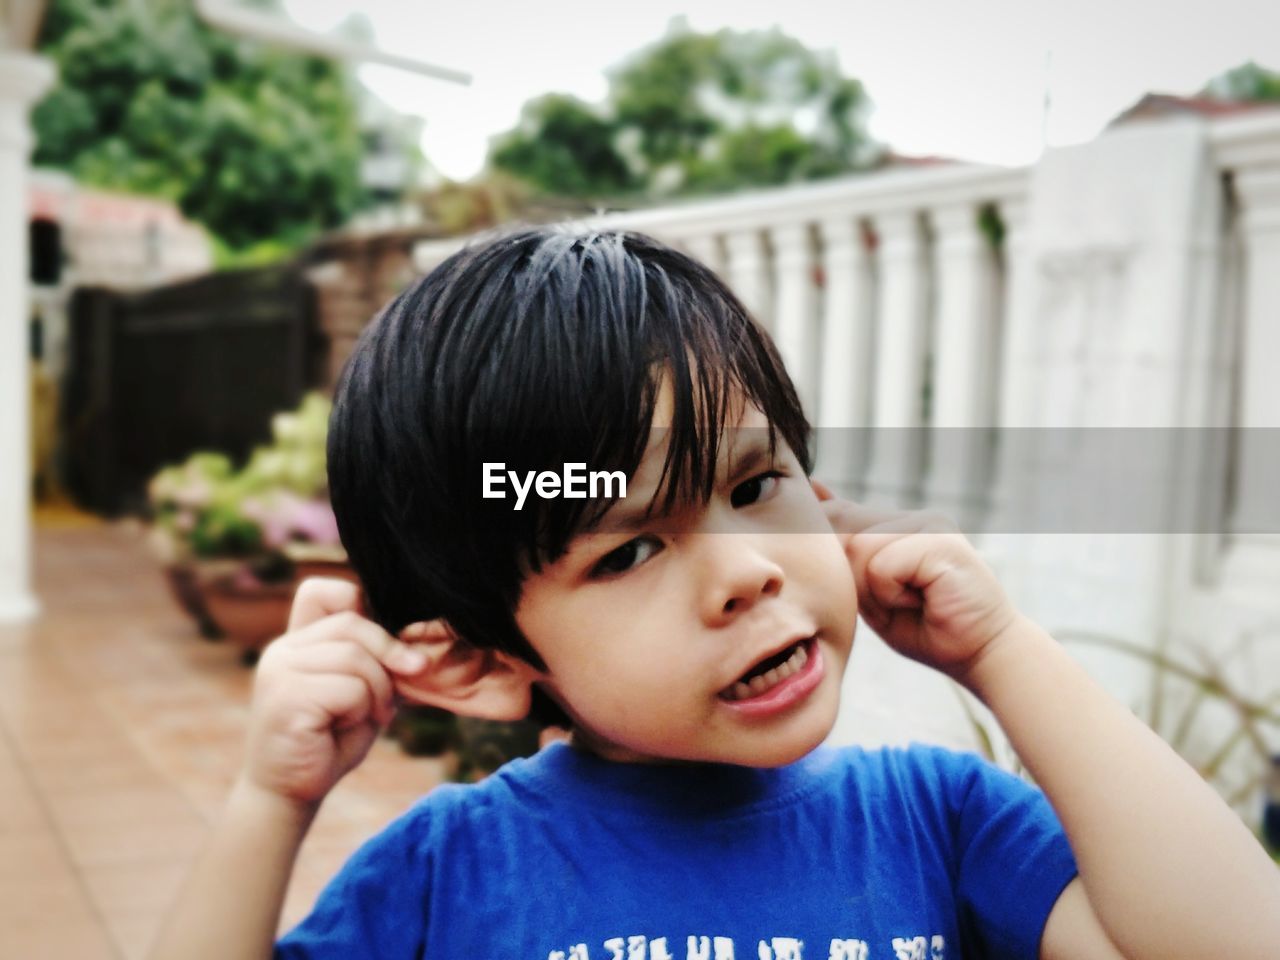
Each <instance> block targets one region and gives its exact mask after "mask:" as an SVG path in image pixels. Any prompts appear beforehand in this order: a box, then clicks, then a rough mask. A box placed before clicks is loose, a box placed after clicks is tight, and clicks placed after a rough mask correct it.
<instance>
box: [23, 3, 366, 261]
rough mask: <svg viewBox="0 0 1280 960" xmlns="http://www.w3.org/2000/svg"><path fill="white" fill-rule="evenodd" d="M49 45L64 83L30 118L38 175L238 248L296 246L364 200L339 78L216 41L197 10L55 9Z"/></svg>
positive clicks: (292, 59) (347, 90) (46, 38)
mask: <svg viewBox="0 0 1280 960" xmlns="http://www.w3.org/2000/svg"><path fill="white" fill-rule="evenodd" d="M276 4H277V0H265V2H259V3H258V5H259V6H268V7H272V8H275V7H276ZM40 47H41V49H42V51H43V52H44V53H45V54H46V55H48V56H50V57H52V58H53V59H54V60H55V61H56V62H57V64H58V68H59V82H58V85H57V87H56V88H55V89H54V90H53V92H52V93H51V94H50V95H49V96H48V97H47V98H46V99H45V100H44V101H42V102H41V104H40V105H39V106H38V107H37V108H36V110H35V112H34V116H33V122H34V125H35V128H36V133H37V138H38V139H37V148H36V154H35V162H36V163H37V164H43V165H46V166H53V167H59V168H63V169H66V170H68V171H70V172H71V173H72V174H73V175H74V176H75V177H76V178H77V179H78V180H80V181H81V182H84V183H88V184H92V185H95V186H100V187H104V188H109V189H121V190H128V191H133V192H139V193H146V194H150V195H155V196H162V197H166V198H168V199H171V200H173V201H175V202H176V203H177V204H178V205H179V206H180V207H181V208H182V210H183V212H184V213H186V214H187V215H188V216H190V217H192V218H193V219H195V220H198V221H200V222H202V223H203V224H205V225H206V226H207V227H208V228H209V229H210V230H211V231H212V232H213V233H215V234H216V235H218V236H219V237H220V238H221V239H222V240H223V241H224V242H225V243H227V244H229V245H230V246H232V247H243V246H246V245H249V244H252V243H255V242H259V241H262V240H266V239H285V240H289V239H301V238H302V237H305V236H306V235H308V234H310V233H311V232H313V231H315V230H317V229H320V228H323V227H329V226H333V225H336V224H338V223H340V222H342V221H343V220H344V219H345V218H346V217H347V216H349V215H350V213H351V212H352V211H353V210H354V209H355V208H356V207H357V206H358V204H359V203H360V201H361V199H362V193H361V185H360V159H361V152H362V146H361V139H360V131H359V125H358V120H357V116H356V107H355V99H354V96H353V88H352V83H353V81H352V80H351V78H349V77H348V75H347V73H346V71H345V70H344V69H343V68H342V67H340V66H337V65H335V64H333V63H331V62H329V61H326V60H323V59H320V58H317V57H309V56H304V55H300V54H296V53H288V52H282V51H278V50H275V49H272V48H268V47H265V46H262V45H260V44H256V43H253V42H251V41H245V40H240V39H237V38H234V37H230V36H227V35H225V34H222V33H220V32H218V31H215V30H213V29H211V28H209V27H207V26H206V25H205V24H203V23H202V22H201V21H200V20H198V19H197V17H196V16H195V13H194V11H193V9H192V5H191V2H190V0H132V2H127V3H121V2H113V0H53V2H52V3H51V4H50V10H49V15H48V17H47V18H46V21H45V25H44V29H43V32H42V35H41V40H40Z"/></svg>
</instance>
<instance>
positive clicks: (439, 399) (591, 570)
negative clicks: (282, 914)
mask: <svg viewBox="0 0 1280 960" xmlns="http://www.w3.org/2000/svg"><path fill="white" fill-rule="evenodd" d="M808 433H809V427H808V424H807V422H806V420H805V418H804V416H803V413H802V412H801V410H800V406H799V403H798V401H797V398H796V394H795V391H794V390H793V388H792V385H791V383H790V380H789V379H788V378H787V376H786V373H785V372H784V370H783V369H782V366H781V363H780V361H779V359H778V355H777V353H776V351H775V350H774V348H773V346H772V344H771V343H770V342H769V340H768V338H767V336H766V335H765V334H764V333H763V332H762V331H761V330H760V328H759V327H758V326H756V325H755V324H754V323H753V322H752V321H751V320H750V319H749V317H748V316H747V315H746V313H745V311H744V310H743V308H742V306H741V305H740V304H739V303H738V301H737V300H736V299H735V298H734V297H733V295H732V294H731V293H730V292H729V291H728V290H727V289H726V288H725V287H724V286H723V284H721V283H720V282H719V281H718V280H717V279H716V278H715V277H714V275H712V274H711V273H710V272H709V271H708V270H706V269H705V268H704V267H702V266H701V265H699V264H697V263H695V262H694V261H691V260H689V259H688V258H686V257H684V256H682V255H681V254H679V253H677V252H675V251H672V250H670V249H667V248H665V247H663V246H661V245H660V244H657V243H655V242H654V241H651V240H648V239H647V238H643V237H639V236H634V235H623V234H580V235H571V234H565V233H560V232H556V231H529V232H525V233H521V234H517V235H514V236H508V237H503V238H499V239H497V240H493V241H491V242H489V243H487V244H484V245H482V246H477V247H474V248H472V249H469V250H466V251H463V252H461V253H459V254H457V255H455V256H454V257H453V258H451V259H450V260H449V261H447V262H446V263H444V264H443V265H441V266H440V267H439V268H438V269H436V270H435V271H433V272H432V273H431V274H430V275H429V276H428V277H426V278H424V279H423V280H422V281H420V282H419V283H418V284H416V285H415V286H414V287H412V288H410V289H409V290H408V291H406V292H405V293H404V294H402V295H401V296H400V297H399V298H397V299H396V300H395V301H394V302H393V303H392V304H391V305H390V306H389V307H388V308H387V309H386V310H385V311H384V313H383V314H382V315H381V316H380V318H379V319H378V320H377V321H376V322H375V323H374V324H373V325H372V326H371V328H370V329H369V331H367V333H366V334H365V336H364V337H363V339H362V341H361V343H360V345H359V346H358V348H357V350H356V352H355V354H354V355H353V357H352V359H351V361H350V363H349V365H348V367H347V370H346V372H345V374H344V377H343V381H342V383H341V385H340V387H339V390H338V394H337V397H336V403H335V410H334V415H333V420H332V429H331V435H330V463H329V469H330V481H331V492H332V496H333V500H334V505H335V510H336V512H337V514H338V518H339V523H340V525H341V529H342V534H343V541H344V543H345V544H346V546H347V548H348V550H349V552H350V555H351V558H352V561H353V563H354V565H355V567H356V569H357V571H358V572H359V573H360V575H361V579H362V581H363V583H364V585H365V589H366V593H365V596H364V599H363V601H362V600H361V598H360V597H359V596H358V594H357V592H356V591H355V589H354V588H352V587H350V586H348V585H345V584H342V583H337V582H333V581H311V582H308V583H307V584H305V585H304V586H303V588H302V589H301V590H300V591H299V594H298V597H297V599H296V601H295V604H294V609H293V613H292V616H291V620H290V625H289V630H288V632H287V634H286V635H285V636H284V637H282V638H281V639H280V640H278V641H277V642H276V643H274V644H273V645H272V646H271V647H270V648H268V650H267V652H266V654H265V655H264V656H263V658H262V661H261V663H260V664H259V667H258V678H257V683H256V688H255V694H254V705H253V712H252V719H251V731H250V736H249V745H248V756H247V760H246V765H245V768H244V771H243V773H242V775H241V777H240V778H239V780H238V782H237V784H236V787H235V789H234V791H233V793H232V796H231V799H230V802H229V807H228V810H227V813H226V815H225V818H224V820H223V822H222V823H221V825H220V826H219V828H218V829H217V831H216V833H215V837H214V840H213V842H212V845H211V848H210V849H209V851H208V853H207V854H206V856H205V858H204V859H203V860H202V862H201V864H200V865H199V867H198V868H197V870H196V873H195V875H194V877H193V880H192V882H191V883H190V884H189V886H188V888H187V890H186V892H185V894H184V897H183V899H182V902H181V904H180V905H179V908H178V910H177V911H176V913H175V914H174V916H173V918H172V920H171V922H170V923H169V925H168V926H167V928H166V930H165V931H164V932H163V934H162V937H161V940H160V943H159V944H158V946H157V948H156V954H157V956H161V957H180V958H198V957H215V956H216V957H219V958H227V957H267V956H270V955H271V954H272V941H273V938H274V932H275V927H276V924H277V922H278V916H279V908H280V902H281V899H282V897H283V893H284V889H285V886H286V884H287V881H288V877H289V873H290V870H291V867H292V863H293V858H294V856H295V855H296V852H297V849H298V846H299V844H300V843H301V841H302V838H303V836H304V834H305V832H306V829H307V825H308V824H309V822H310V820H311V817H312V816H313V815H314V813H315V811H316V809H317V807H318V805H319V804H320V802H321V801H322V800H323V798H324V796H325V794H326V793H327V792H328V790H329V789H330V788H331V787H332V786H333V784H334V783H335V782H336V781H337V780H338V779H339V778H340V777H341V776H342V775H343V774H344V773H345V772H346V771H348V770H350V769H351V768H352V767H354V766H355V765H356V764H358V763H359V762H360V760H361V759H362V758H363V756H364V755H365V753H366V751H367V750H368V748H369V745H370V743H371V742H372V740H373V738H374V737H375V736H376V735H377V733H378V730H379V728H380V727H381V725H383V724H385V723H386V722H387V721H388V720H389V719H390V716H391V713H392V710H393V707H394V703H395V701H396V700H397V698H402V699H405V700H410V701H415V702H422V703H432V704H437V705H439V706H443V707H446V708H448V709H450V710H454V711H456V712H459V713H464V714H469V715H473V716H480V717H489V718H495V719H511V718H517V717H522V716H524V715H525V714H526V713H527V712H528V711H529V710H530V708H531V706H533V707H534V708H535V709H536V710H537V711H538V712H540V713H541V714H542V715H543V716H548V715H550V714H553V713H557V714H560V715H562V716H563V717H566V718H567V721H568V722H569V723H570V724H571V726H572V738H573V740H572V744H568V745H566V744H555V745H553V746H550V747H548V748H547V749H545V750H543V751H542V752H541V753H540V754H539V755H537V756H536V757H534V758H530V759H529V760H525V761H518V762H515V763H512V764H509V765H507V766H506V767H505V768H503V769H502V770H501V771H499V772H498V773H497V774H495V775H494V776H492V777H490V778H489V779H488V780H486V781H484V782H483V783H481V784H478V785H474V786H469V787H446V788H441V789H439V790H436V791H434V792H433V793H432V794H431V795H430V796H429V797H427V798H426V799H425V800H424V801H423V802H421V803H420V804H418V805H417V806H415V807H414V808H413V809H412V810H411V811H409V812H408V813H407V814H405V815H404V816H403V817H401V818H400V819H399V820H397V821H396V822H395V823H393V824H392V825H391V826H390V827H388V828H387V830H386V831H384V832H383V833H382V834H380V835H379V836H378V837H375V838H374V839H373V840H372V841H370V842H369V843H368V844H366V845H365V847H363V848H362V849H361V850H360V851H359V852H358V853H357V854H356V855H355V856H354V857H353V858H352V860H351V862H350V863H348V865H347V866H346V867H345V868H344V869H343V871H342V872H341V873H340V875H339V876H338V877H337V878H336V879H335V881H334V882H333V883H332V884H331V885H330V887H329V888H328V890H327V891H326V892H325V894H324V895H323V896H322V897H321V899H320V902H319V903H318V905H317V907H316V910H315V912H314V913H313V914H312V916H311V917H310V918H308V919H307V920H306V921H304V922H303V923H302V924H301V925H300V926H299V927H298V928H297V929H296V930H294V931H293V932H291V933H290V934H289V935H288V936H286V937H285V938H284V939H283V940H282V941H281V942H280V943H279V944H277V945H276V946H275V955H276V956H278V957H321V956H324V957H343V958H354V957H380V958H398V957H405V958H409V957H428V958H434V960H442V958H449V960H460V958H474V960H480V958H490V957H493V958H496V957H520V958H525V960H544V958H545V960H571V958H572V960H587V958H589V957H592V958H626V960H644V958H649V960H685V958H695V957H696V958H707V960H712V958H714V960H729V958H735V957H736V958H738V960H743V958H748V957H758V958H761V960H784V958H786V960H800V958H802V957H808V958H822V957H826V958H858V960H877V958H885V960H890V958H901V960H943V958H946V960H956V958H959V957H975V956H985V957H1019V958H1033V957H1041V958H1045V960H1079V958H1104V960H1114V958H1117V957H1125V958H1128V960H1156V958H1160V960H1168V958H1173V957H1179V958H1181V957H1206V958H1207V957H1227V956H1229V957H1232V958H1237V960H1238V958H1245V957H1248V958H1259V960H1260V958H1263V957H1274V956H1275V954H1276V950H1277V949H1278V948H1280V875H1278V874H1277V871H1276V870H1275V868H1274V867H1273V865H1272V864H1271V863H1270V862H1269V861H1268V860H1267V858H1266V857H1265V856H1264V855H1263V854H1262V851H1261V849H1260V847H1259V846H1258V844H1257V843H1256V841H1255V840H1254V839H1253V838H1252V837H1251V836H1250V835H1249V834H1248V832H1247V831H1246V830H1245V829H1244V828H1243V827H1242V825H1241V824H1240V822H1239V821H1238V819H1237V818H1236V817H1235V816H1234V815H1233V814H1232V813H1231V811H1230V810H1228V809H1227V808H1226V807H1225V805H1223V804H1222V803H1221V802H1220V801H1219V800H1218V798H1217V797H1216V796H1215V795H1214V794H1213V793H1212V792H1211V791H1210V790H1209V788H1208V787H1207V786H1206V785H1205V784H1204V783H1202V782H1201V781H1200V780H1199V779H1198V778H1197V777H1196V776H1195V774H1194V773H1193V772H1192V771H1191V770H1190V769H1189V768H1188V767H1187V766H1186V765H1185V764H1184V763H1183V762H1182V761H1181V760H1180V759H1179V758H1178V757H1177V756H1176V755H1175V754H1173V752H1172V751H1171V750H1170V749H1169V748H1168V747H1167V746H1166V745H1165V744H1164V743H1163V742H1161V741H1160V740H1159V739H1158V738H1157V737H1155V736H1154V735H1153V734H1152V733H1151V732H1150V731H1149V730H1147V729H1146V728H1145V727H1143V726H1142V725H1141V724H1140V723H1138V722H1137V721H1136V720H1135V719H1134V718H1133V717H1132V716H1131V715H1130V714H1129V713H1128V712H1127V711H1126V710H1124V709H1123V708H1122V707H1121V706H1120V705H1119V704H1117V703H1115V702H1114V701H1112V700H1111V699H1109V698H1108V697H1107V696H1106V695H1105V694H1104V693H1103V692H1102V691H1101V690H1100V689H1099V688H1098V687H1097V686H1095V685H1094V684H1093V683H1092V682H1091V681H1090V680H1089V678H1088V677H1087V676H1086V675H1085V674H1084V673H1083V672H1082V671H1081V670H1080V669H1079V668H1078V667H1077V666H1076V665H1075V664H1074V662H1073V661H1071V660H1070V659H1069V658H1068V657H1067V656H1066V655H1065V654H1064V653H1063V652H1062V651H1061V650H1060V649H1059V648H1058V647H1057V645H1056V644H1055V643H1054V642H1053V641H1052V640H1051V639H1050V638H1049V637H1048V636H1047V635H1046V634H1045V633H1044V632H1043V631H1041V630H1040V629H1039V628H1038V627H1037V626H1035V625H1034V624H1032V623H1030V622H1029V621H1027V620H1026V619H1025V618H1023V617H1021V616H1020V615H1019V614H1018V613H1017V612H1016V610H1014V609H1013V607H1012V606H1011V604H1010V602H1009V600H1008V599H1007V598H1006V597H1005V595H1004V594H1003V592H1002V591H1001V589H1000V587H999V585H998V584H997V583H996V582H995V580H994V578H993V577H992V575H991V574H990V572H989V571H988V570H987V568H986V567H985V566H984V565H983V563H982V562H981V560H980V559H979V558H978V556H977V555H976V553H975V552H974V551H973V550H972V548H971V547H970V546H969V545H968V544H967V543H966V541H965V540H964V539H963V538H962V537H961V536H959V535H958V534H957V533H955V532H954V530H952V529H950V528H948V527H946V526H945V524H942V523H940V522H939V521H937V520H936V519H934V518H931V517H928V516H921V515H916V514H902V515H888V514H878V513H874V512H872V511H869V510H866V509H864V508H862V507H860V506H857V505H854V504H850V503H842V502H839V501H837V500H835V499H833V498H832V497H831V496H830V494H829V493H828V492H827V491H826V490H825V489H824V488H823V487H821V485H819V484H816V483H812V482H811V481H810V480H809V471H810V462H809V450H808ZM579 468H581V469H579ZM575 470H577V471H578V472H577V473H575ZM587 472H590V475H592V476H598V477H599V478H601V481H602V482H604V481H605V480H609V481H610V482H612V481H616V480H617V479H618V478H619V477H621V478H622V479H624V480H625V482H626V483H625V493H624V492H623V491H622V488H621V485H615V486H614V488H613V489H612V490H611V492H609V493H607V494H601V493H600V492H599V491H597V493H596V495H594V496H592V495H590V492H589V490H585V491H584V489H583V487H584V484H582V483H579V484H575V483H574V482H573V478H574V477H575V476H576V477H577V478H578V479H579V480H582V478H583V477H584V476H587ZM557 473H558V474H559V477H557V476H556V475H555V474H557ZM548 475H550V476H548ZM521 492H523V498H521V496H520V494H521ZM579 494H582V495H581V496H580V495H579ZM362 602H363V604H364V605H363V606H362ZM858 612H860V613H861V615H862V617H863V619H864V620H865V621H866V622H867V624H868V625H869V626H870V627H871V628H872V629H874V630H876V631H877V632H878V633H879V634H880V635H881V636H883V637H884V638H885V639H886V641H888V642H889V643H890V644H892V645H893V646H894V647H896V648H897V649H898V650H899V651H901V652H902V653H904V654H906V655H907V656H910V657H913V658H915V659H917V660H920V661H922V662H924V663H926V664H929V665H931V666H933V667H935V668H937V669H939V670H942V671H944V672H945V673H947V674H948V675H950V676H951V677H953V678H955V679H956V680H957V681H959V682H961V683H963V684H965V685H966V686H967V687H968V688H969V689H970V690H972V691H973V692H974V693H975V694H976V695H977V696H979V697H980V698H981V699H982V700H983V701H984V702H985V703H986V704H987V705H988V706H989V707H990V708H991V709H992V710H993V711H994V712H995V714H996V716H997V717H998V718H999V719H1000V721H1001V723H1002V724H1003V726H1004V729H1005V730H1006V731H1007V732H1008V734H1009V736H1010V737H1011V738H1012V741H1013V743H1014V745H1015V747H1016V748H1017V749H1018V751H1019V753H1020V755H1021V757H1022V759H1023V761H1024V762H1025V763H1026V765H1027V767H1028V768H1029V769H1030V771H1031V772H1032V773H1033V774H1034V775H1035V777H1036V780H1037V781H1038V783H1039V784H1040V785H1041V786H1042V788H1043V790H1044V794H1045V795H1047V797H1048V802H1046V801H1045V798H1044V795H1041V794H1040V793H1039V792H1038V791H1036V790H1033V789H1032V788H1030V787H1028V786H1026V785H1025V784H1023V783H1022V782H1021V781H1018V780H1017V779H1016V778H1013V777H1011V776H1008V775H1006V774H1003V773H1000V772H999V771H996V770H994V769H992V768H990V767H988V766H986V765H984V764H982V763H980V762H979V761H977V760H976V759H974V758H971V757H966V756H961V755H955V754H951V753H948V752H946V751H942V750H937V749H928V748H921V747H914V748H911V749H908V750H890V751H873V752H866V751H860V750H841V751H835V750H827V749H818V748H819V745H820V743H821V741H822V740H823V739H824V738H825V737H826V736H827V734H828V733H829V732H830V730H831V726H832V724H833V722H834V720H835V716H836V708H837V706H838V699H839V690H840V678H841V674H842V672H843V669H844V666H845V662H846V660H847V657H848V654H849V650H850V646H851V643H852V637H853V630H854V622H855V617H856V615H857V613H858ZM365 614H367V616H366V615H365ZM1050 804H1052V807H1050ZM1064 831H1065V832H1064ZM1077 863H1078V873H1077ZM232 878H234V882H231V881H232Z"/></svg>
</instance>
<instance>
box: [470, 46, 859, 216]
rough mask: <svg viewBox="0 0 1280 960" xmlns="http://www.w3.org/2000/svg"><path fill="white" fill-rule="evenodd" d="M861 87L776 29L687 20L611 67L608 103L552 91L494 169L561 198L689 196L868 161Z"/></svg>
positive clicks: (495, 152)
mask: <svg viewBox="0 0 1280 960" xmlns="http://www.w3.org/2000/svg"><path fill="white" fill-rule="evenodd" d="M866 106H867V101H866V96H865V94H864V92H863V89H862V85H861V84H860V83H858V81H857V80H854V79H852V78H850V77H846V76H844V75H843V74H842V73H841V72H840V69H839V67H838V65H837V64H836V61H835V59H834V57H832V56H831V55H828V54H821V53H817V52H815V51H812V50H810V49H808V48H807V47H805V46H804V45H803V44H801V43H800V42H799V41H797V40H795V39H793V38H791V37H788V36H786V35H785V34H783V33H781V32H780V31H778V30H776V29H775V30H770V31H758V32H748V33H738V32H734V31H731V30H721V31H719V32H718V33H714V34H698V33H693V32H691V31H689V29H688V28H687V26H685V25H683V24H682V23H680V22H677V23H676V24H674V25H673V28H672V30H671V31H670V32H669V33H668V35H667V36H666V37H665V38H664V39H662V40H661V41H659V42H658V43H657V44H655V45H653V46H651V47H648V48H646V49H644V50H642V51H640V52H639V53H637V54H636V55H635V56H634V57H632V58H630V59H629V60H627V61H626V62H624V63H622V64H620V65H619V66H618V67H616V68H615V69H614V70H613V71H612V72H611V74H610V79H609V95H608V98H607V100H606V101H605V103H604V105H603V106H601V107H598V108H597V107H593V106H592V105H590V104H586V103H583V102H582V101H580V100H577V99H575V98H572V97H567V96H563V95H560V94H550V95H547V96H544V97H540V98H538V99H536V100H533V101H531V102H530V103H528V104H527V105H526V107H525V111H524V114H523V116H522V119H521V123H520V125H519V126H518V127H517V128H516V129H515V130H513V131H511V132H510V133H508V134H506V135H504V136H503V137H501V138H499V139H497V140H495V142H494V145H493V147H492V149H491V151H490V155H489V161H490V164H491V165H492V166H493V167H496V168H498V169H501V170H505V171H508V172H510V173H512V174H514V175H516V176H519V177H522V178H524V179H525V180H526V181H528V182H529V183H530V184H531V185H533V186H534V187H535V188H536V189H538V190H541V191H543V192H545V193H550V194H556V195H560V196H573V197H595V198H621V197H627V196H637V195H647V196H654V195H661V194H694V193H708V192H716V191H726V190H732V189H736V188H741V187H745V186H766V185H771V184H780V183H791V182H796V181H802V180H813V179H817V178H819V177H826V176H831V175H833V174H838V173H844V172H848V171H852V170H856V169H859V168H861V167H864V166H866V165H867V162H868V160H869V159H870V153H871V147H872V144H871V142H870V140H869V139H868V137H867V134H866V132H865V129H864V114H865V110H866Z"/></svg>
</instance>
